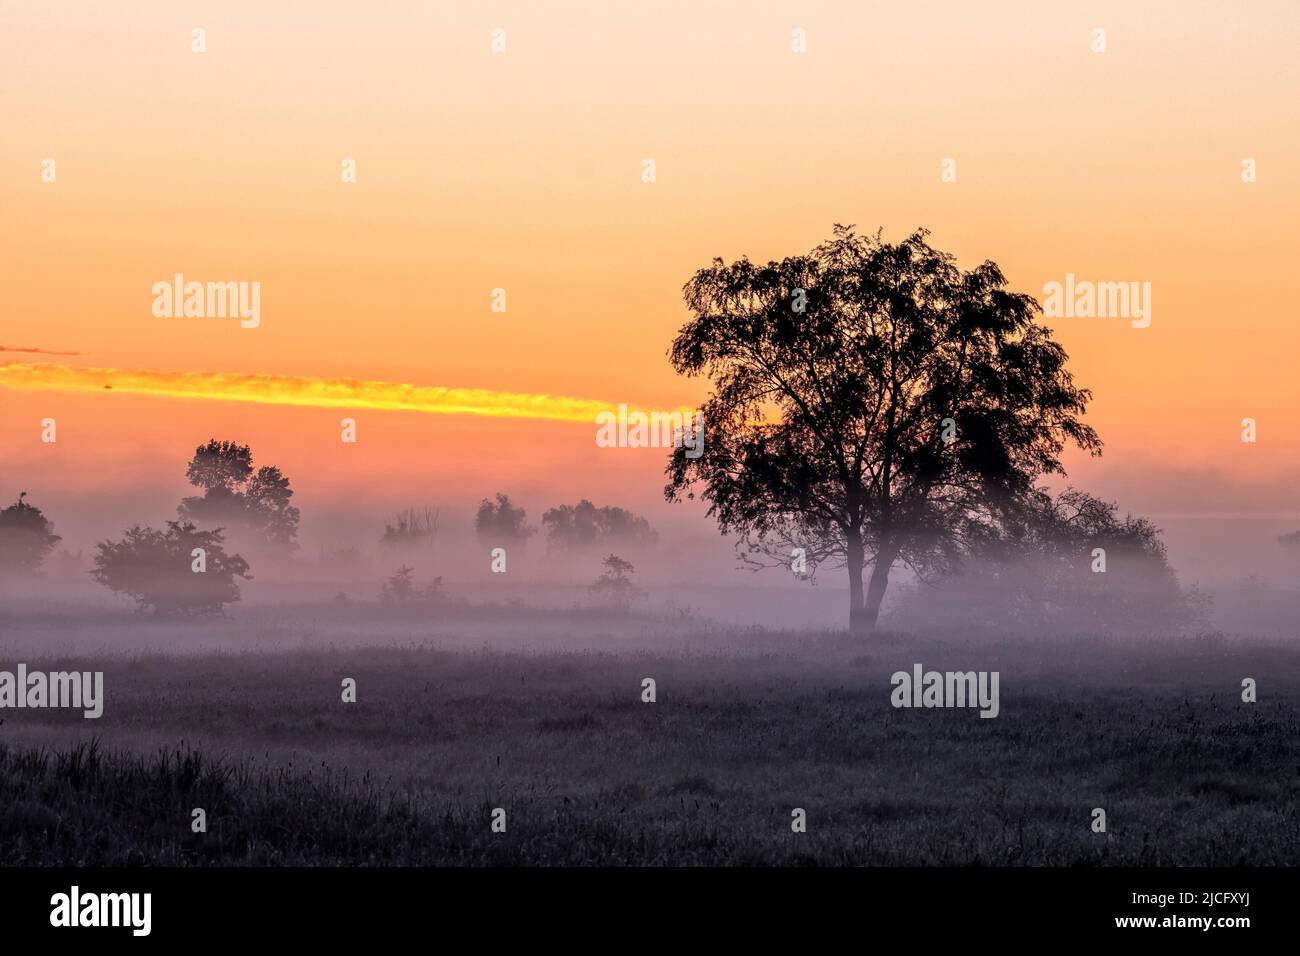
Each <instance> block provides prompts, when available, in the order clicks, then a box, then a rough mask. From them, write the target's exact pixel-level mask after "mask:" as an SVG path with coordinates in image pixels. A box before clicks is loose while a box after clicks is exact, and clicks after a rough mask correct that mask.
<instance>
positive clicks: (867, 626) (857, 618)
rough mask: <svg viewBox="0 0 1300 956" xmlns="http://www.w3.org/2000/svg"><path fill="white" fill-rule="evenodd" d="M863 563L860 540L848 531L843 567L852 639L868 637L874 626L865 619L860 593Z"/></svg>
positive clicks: (864, 608) (863, 556) (863, 603)
mask: <svg viewBox="0 0 1300 956" xmlns="http://www.w3.org/2000/svg"><path fill="white" fill-rule="evenodd" d="M864 563H865V555H864V553H863V549H862V538H861V537H860V536H859V535H858V534H857V533H856V532H853V531H850V532H849V534H848V549H847V553H846V556H845V565H846V566H847V567H848V569H849V633H850V634H852V635H853V636H854V637H865V636H867V635H869V634H870V633H871V631H872V628H873V627H874V624H875V622H874V621H868V620H867V617H866V605H865V601H864V599H863V593H862V568H863V565H864Z"/></svg>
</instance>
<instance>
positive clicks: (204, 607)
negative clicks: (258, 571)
mask: <svg viewBox="0 0 1300 956" xmlns="http://www.w3.org/2000/svg"><path fill="white" fill-rule="evenodd" d="M222 541H223V539H222V535H221V531H220V529H218V530H215V531H201V530H199V529H198V528H196V527H195V526H194V525H193V524H190V523H189V522H185V523H182V522H179V521H168V522H167V530H166V531H159V530H157V529H155V528H149V527H142V526H140V525H135V526H134V527H132V528H130V529H128V530H127V532H126V536H125V537H124V538H123V539H122V540H121V541H101V542H100V543H99V545H98V552H97V553H96V554H95V567H94V569H93V570H92V571H91V572H90V573H91V576H92V577H94V579H95V580H96V581H98V582H99V583H100V584H102V585H104V586H105V587H107V588H109V589H110V590H113V591H117V592H119V593H122V594H126V595H128V596H129V597H131V598H133V599H134V600H135V602H136V603H137V604H138V605H139V607H140V610H146V609H148V608H152V609H153V611H154V613H155V614H158V615H160V616H167V615H199V614H219V613H221V610H222V608H223V606H224V605H226V604H230V603H232V602H234V601H238V600H239V585H238V583H237V582H236V581H235V578H244V579H251V577H252V576H251V575H250V574H249V573H248V570H249V568H248V562H247V561H245V560H244V559H243V558H242V557H240V556H239V555H237V554H234V555H227V554H226V552H225V549H224V548H223V547H222ZM195 549H202V552H203V555H202V560H203V569H202V570H195V561H196V555H195Z"/></svg>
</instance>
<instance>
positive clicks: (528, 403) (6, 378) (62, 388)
mask: <svg viewBox="0 0 1300 956" xmlns="http://www.w3.org/2000/svg"><path fill="white" fill-rule="evenodd" d="M0 388H12V389H21V390H23V391H54V392H103V391H105V390H112V391H114V392H118V393H123V394H128V395H152V396H156V397H160V398H179V399H200V400H207V401H219V402H251V403H255V404H259V405H298V406H307V407H311V408H342V409H376V410H383V411H402V412H421V413H425V414H431V415H484V416H490V417H496V418H536V419H549V420H553V421H571V422H594V421H595V419H596V413H597V412H601V411H608V410H609V408H610V405H609V403H607V402H599V401H595V400H591V399H582V398H566V397H563V396H555V395H538V394H527V393H519V392H496V391H491V390H488V389H478V388H442V387H438V386H427V385H406V384H402V383H399V382H367V381H358V380H356V379H346V378H340V379H319V378H295V377H291V376H283V375H239V374H230V373H225V372H163V371H151V370H140V369H137V370H129V369H112V368H73V367H71V366H68V365H55V364H28V363H23V362H0Z"/></svg>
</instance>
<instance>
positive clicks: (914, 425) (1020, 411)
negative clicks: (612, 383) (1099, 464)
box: [665, 226, 1101, 634]
mask: <svg viewBox="0 0 1300 956" xmlns="http://www.w3.org/2000/svg"><path fill="white" fill-rule="evenodd" d="M927 235H928V233H927V232H925V231H924V230H922V231H918V232H916V233H914V234H913V235H911V236H909V237H908V238H907V239H906V240H905V241H903V242H901V243H899V244H896V245H894V244H890V243H886V242H882V241H881V238H880V234H879V233H877V234H876V235H874V236H861V235H858V234H857V233H855V232H854V230H853V227H851V226H848V227H846V226H836V227H835V231H834V235H833V237H832V238H831V239H830V240H829V241H827V242H825V243H823V244H821V245H819V246H817V247H816V248H815V249H814V250H813V251H812V252H811V253H810V254H807V255H800V256H794V257H791V258H787V259H784V260H782V261H780V262H769V263H767V264H766V265H755V264H754V263H751V262H750V261H749V260H748V259H744V258H742V259H740V260H739V261H737V262H734V263H731V264H730V265H728V264H726V263H724V262H723V261H722V260H721V259H715V260H714V261H713V264H712V265H711V266H710V267H708V268H706V269H702V270H700V271H699V272H698V273H696V275H695V276H694V277H693V278H692V279H691V280H690V281H689V282H687V284H686V286H685V288H684V290H683V292H684V296H685V300H686V304H687V306H688V307H689V308H690V311H691V312H692V313H693V318H692V320H691V321H690V322H688V323H687V324H686V325H685V326H683V327H682V329H681V330H680V331H679V333H678V335H677V338H676V339H675V341H674V342H673V344H672V347H671V350H670V353H669V354H670V359H671V361H672V364H673V367H674V368H675V369H676V370H677V371H678V372H679V373H681V374H684V375H691V376H694V375H705V376H707V377H708V378H709V379H711V381H712V384H713V390H712V393H711V395H710V396H709V398H708V400H707V401H706V403H705V405H704V406H703V408H702V410H701V414H702V417H703V420H704V424H705V428H706V430H707V435H708V441H707V442H705V447H704V450H703V453H702V454H699V455H698V457H695V458H691V457H688V456H687V454H686V452H687V451H688V449H686V448H675V449H674V450H673V453H672V457H671V459H670V461H669V464H668V468H667V474H668V484H667V486H666V488H665V495H666V497H667V498H668V499H669V500H677V499H679V498H680V497H682V496H683V495H685V496H686V497H694V495H695V492H694V490H693V488H694V486H695V485H696V483H699V484H701V485H702V486H703V490H702V492H701V496H702V497H703V498H704V500H706V501H707V502H708V503H709V514H710V515H712V516H713V517H715V518H716V519H717V521H718V525H719V529H720V530H721V531H722V532H723V533H724V534H728V533H736V534H738V535H739V536H740V542H739V544H738V547H739V549H740V552H741V554H742V556H743V557H744V558H745V559H746V560H749V561H753V562H755V563H759V564H765V563H771V562H780V563H787V562H789V561H790V560H791V556H792V553H793V552H794V551H795V549H797V548H802V549H803V551H804V553H805V555H806V559H807V562H808V564H809V565H810V566H812V567H815V566H816V565H817V564H818V563H820V562H824V561H831V562H833V564H834V565H835V566H843V567H846V568H847V570H848V576H849V589H850V598H849V624H850V630H851V631H853V632H854V633H856V634H865V633H870V632H871V631H872V630H874V628H875V625H876V621H877V618H878V615H879V612H880V605H881V601H882V600H883V598H884V595H885V591H886V588H887V586H888V581H889V574H890V571H891V570H892V569H893V568H894V566H895V565H896V564H898V563H902V564H905V565H907V566H910V567H912V568H913V569H915V570H917V571H919V572H922V573H924V572H927V571H933V570H935V569H939V568H943V567H947V566H950V565H951V564H952V562H953V561H954V560H955V559H956V558H957V557H958V556H959V555H960V554H961V552H962V551H963V549H964V548H965V546H966V545H967V544H968V543H969V542H970V541H971V540H977V539H979V538H980V537H981V536H983V535H985V534H986V533H987V531H988V529H989V528H992V527H996V525H997V524H998V522H999V520H1000V518H1001V516H1002V514H1003V513H1004V512H1005V511H1007V510H1008V509H1013V508H1015V507H1016V506H1017V505H1018V504H1020V503H1021V502H1023V500H1024V497H1025V496H1026V495H1028V494H1030V493H1031V491H1032V488H1033V483H1034V480H1035V479H1036V478H1038V477H1040V476H1042V475H1044V474H1047V473H1053V472H1062V470H1063V469H1062V467H1061V464H1060V460H1059V455H1060V452H1061V451H1062V450H1063V448H1064V446H1065V444H1066V443H1067V442H1074V443H1075V444H1077V445H1079V446H1080V447H1081V448H1083V449H1085V450H1087V451H1089V452H1093V453H1099V452H1100V448H1101V443H1100V441H1099V440H1098V438H1097V436H1096V433H1095V432H1093V430H1092V429H1091V428H1090V427H1089V426H1087V425H1084V424H1082V423H1081V422H1080V421H1079V416H1080V415H1082V413H1083V412H1084V409H1085V406H1086V403H1087V401H1088V400H1089V399H1090V398H1091V395H1090V393H1089V392H1088V391H1086V390H1084V389H1078V388H1076V387H1075V386H1074V383H1073V379H1072V377H1071V375H1070V374H1069V372H1068V371H1066V368H1065V362H1066V354H1065V351H1064V350H1063V349H1062V348H1061V346H1060V345H1058V344H1057V343H1056V342H1055V341H1053V340H1052V338H1051V334H1050V331H1049V330H1048V329H1046V328H1044V327H1043V326H1041V325H1038V324H1036V323H1035V322H1034V315H1035V312H1036V311H1037V310H1038V304H1037V303H1036V302H1035V301H1034V299H1033V298H1031V297H1030V296H1027V295H1020V294H1016V293H1013V292H1009V291H1007V290H1006V288H1005V286H1006V280H1005V279H1004V278H1003V275H1002V273H1001V271H1000V270H999V269H998V267H997V266H996V265H995V264H994V263H992V262H985V263H983V264H982V265H980V266H977V267H976V268H975V269H973V270H971V271H962V270H961V269H959V268H958V267H957V266H956V265H955V262H954V260H953V258H952V257H951V256H950V255H947V254H946V253H943V252H939V251H938V250H936V249H933V248H932V247H931V246H930V245H929V244H928V243H927V241H926V236H927ZM868 563H869V564H870V565H871V576H870V579H869V581H868V582H867V585H866V587H865V588H864V586H863V572H864V569H865V567H866V565H867V564H868Z"/></svg>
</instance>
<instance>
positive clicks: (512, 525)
mask: <svg viewBox="0 0 1300 956" xmlns="http://www.w3.org/2000/svg"><path fill="white" fill-rule="evenodd" d="M496 499H497V500H496V502H495V503H493V502H492V501H490V500H489V499H487V498H484V499H483V500H482V501H481V502H479V506H478V513H477V514H476V515H475V516H474V533H475V534H476V535H477V536H478V538H479V540H480V541H489V542H494V543H504V544H508V543H511V542H513V543H515V544H523V543H524V542H525V541H527V540H528V539H529V538H531V537H532V536H533V535H535V534H536V533H537V529H536V528H533V527H530V526H529V525H528V512H527V511H525V510H524V509H523V508H517V507H515V506H514V505H512V504H511V503H510V496H509V495H505V494H502V493H501V492H499V491H498V492H497V494H496Z"/></svg>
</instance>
